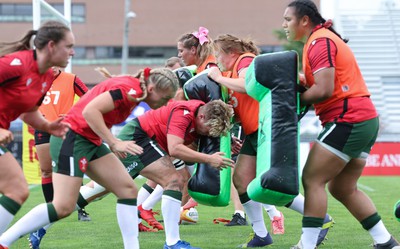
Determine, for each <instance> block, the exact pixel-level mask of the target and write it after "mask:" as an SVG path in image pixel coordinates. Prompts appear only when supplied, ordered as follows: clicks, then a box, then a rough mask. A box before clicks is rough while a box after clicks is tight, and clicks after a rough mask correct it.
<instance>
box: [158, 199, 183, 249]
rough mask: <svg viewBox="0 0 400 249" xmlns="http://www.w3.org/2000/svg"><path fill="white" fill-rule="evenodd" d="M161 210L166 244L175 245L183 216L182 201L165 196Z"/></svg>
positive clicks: (178, 237) (178, 238)
mask: <svg viewBox="0 0 400 249" xmlns="http://www.w3.org/2000/svg"><path fill="white" fill-rule="evenodd" d="M161 210H162V215H163V219H164V229H165V238H166V243H167V245H169V246H172V245H175V244H176V242H178V240H180V236H179V219H180V215H181V212H180V210H181V201H180V200H178V199H175V198H172V197H171V196H169V195H163V196H162V201H161Z"/></svg>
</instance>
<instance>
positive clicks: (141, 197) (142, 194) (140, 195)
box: [137, 187, 151, 206]
mask: <svg viewBox="0 0 400 249" xmlns="http://www.w3.org/2000/svg"><path fill="white" fill-rule="evenodd" d="M150 194H151V193H150V192H149V191H147V189H145V188H143V187H141V188H140V189H139V192H138V196H137V205H138V206H140V205H141V204H142V203H143V202H144V201H145V200H146V199H147V197H149V196H150Z"/></svg>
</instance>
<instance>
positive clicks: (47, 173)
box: [41, 170, 53, 178]
mask: <svg viewBox="0 0 400 249" xmlns="http://www.w3.org/2000/svg"><path fill="white" fill-rule="evenodd" d="M52 175H53V172H52V170H42V171H41V176H42V178H51V177H52Z"/></svg>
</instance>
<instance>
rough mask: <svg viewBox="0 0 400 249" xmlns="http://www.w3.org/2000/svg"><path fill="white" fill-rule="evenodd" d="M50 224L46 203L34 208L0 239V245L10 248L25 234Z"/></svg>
mask: <svg viewBox="0 0 400 249" xmlns="http://www.w3.org/2000/svg"><path fill="white" fill-rule="evenodd" d="M47 224H50V220H49V212H48V210H47V203H42V204H40V205H38V206H36V207H34V208H33V209H32V210H31V211H29V212H28V213H27V214H26V215H24V216H23V217H22V218H21V219H19V220H18V221H17V222H16V223H15V224H14V225H13V226H12V227H10V228H9V229H8V230H7V231H5V232H4V233H3V234H2V235H1V237H0V244H1V245H4V246H10V245H11V244H12V243H14V242H15V241H17V240H18V239H19V238H21V237H22V236H24V235H25V234H28V233H31V232H34V231H36V230H38V229H39V228H42V227H43V226H45V225H47Z"/></svg>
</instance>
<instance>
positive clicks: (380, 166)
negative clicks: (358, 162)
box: [363, 142, 400, 176]
mask: <svg viewBox="0 0 400 249" xmlns="http://www.w3.org/2000/svg"><path fill="white" fill-rule="evenodd" d="M363 175H386V176H388V175H398V176H400V143H379V142H378V143H375V145H374V146H373V147H372V150H371V153H370V155H369V157H368V159H367V165H366V166H365V168H364V172H363Z"/></svg>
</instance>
